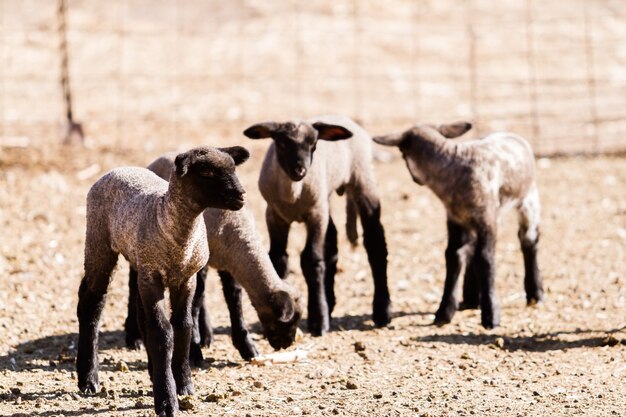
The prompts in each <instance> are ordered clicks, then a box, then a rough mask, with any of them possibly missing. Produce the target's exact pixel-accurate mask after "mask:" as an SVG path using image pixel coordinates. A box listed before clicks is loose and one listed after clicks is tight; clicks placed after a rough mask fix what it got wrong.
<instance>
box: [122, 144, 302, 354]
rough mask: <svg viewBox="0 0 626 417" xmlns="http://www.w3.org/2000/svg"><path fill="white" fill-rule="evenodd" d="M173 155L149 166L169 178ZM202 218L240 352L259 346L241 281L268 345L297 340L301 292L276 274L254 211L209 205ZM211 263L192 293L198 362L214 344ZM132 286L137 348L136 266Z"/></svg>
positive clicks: (131, 329)
mask: <svg viewBox="0 0 626 417" xmlns="http://www.w3.org/2000/svg"><path fill="white" fill-rule="evenodd" d="M174 157H175V154H174V153H169V154H166V155H163V156H161V157H160V158H157V159H156V160H155V161H153V162H152V163H151V164H150V165H149V166H148V169H149V170H151V171H152V172H154V173H155V174H157V175H158V176H160V177H161V178H163V179H167V178H169V177H170V174H171V172H172V171H173V170H174V169H175V166H174ZM203 217H204V223H205V225H206V229H207V237H208V244H209V250H210V256H209V263H208V266H207V268H208V267H209V266H210V267H212V268H215V269H217V270H218V274H219V276H220V279H221V281H222V289H223V292H224V298H225V299H226V304H227V306H228V309H229V312H230V318H231V335H232V341H233V344H234V345H235V347H236V348H237V350H238V351H239V353H240V355H241V357H242V358H244V359H245V360H250V359H252V358H254V357H256V356H258V350H257V348H256V346H255V344H254V342H253V341H252V338H251V337H250V335H249V333H248V329H247V327H246V323H245V321H244V318H243V312H242V305H241V301H242V294H241V285H240V283H241V284H242V285H243V286H244V288H245V290H246V292H247V293H248V294H249V296H250V299H251V301H252V304H253V305H254V307H255V308H256V310H257V312H258V314H259V319H260V321H261V323H262V325H263V328H264V330H265V334H266V336H267V337H268V340H269V342H270V345H272V347H274V348H275V349H281V348H286V347H288V346H290V345H291V344H292V343H293V341H294V340H295V335H296V330H297V328H298V325H299V323H300V317H301V315H302V312H301V306H300V301H299V295H298V294H297V292H296V291H295V289H293V287H292V286H291V285H289V284H287V283H286V282H285V281H283V280H281V279H280V278H279V277H278V275H277V274H276V271H275V270H274V267H273V265H272V263H271V261H270V259H269V256H268V255H267V252H266V251H265V249H264V248H263V245H262V242H261V240H260V238H259V235H258V233H257V232H256V228H255V225H254V218H253V216H252V213H251V212H250V211H249V210H248V209H247V208H246V207H245V206H244V207H243V208H242V209H241V210H239V211H230V210H221V209H214V208H207V209H206V210H204V213H203ZM243 260H245V262H244V261H243ZM207 268H203V269H201V270H200V272H198V274H197V284H196V293H195V295H194V298H193V309H192V311H193V317H194V330H193V336H192V343H191V347H190V349H191V350H190V359H191V360H192V362H195V363H199V362H200V361H202V351H201V349H200V347H201V346H205V345H210V343H211V341H212V330H211V325H210V320H209V316H208V313H207V312H206V309H205V307H204V286H205V280H206V273H207ZM233 277H235V278H236V279H237V280H235V279H234V278H233ZM129 288H130V297H129V304H128V317H127V319H126V326H125V328H126V343H127V345H128V346H129V347H135V346H136V344H137V342H138V341H139V340H140V339H141V335H140V334H139V330H138V328H137V320H136V312H135V310H136V306H135V303H133V302H132V300H133V299H134V297H133V294H134V293H136V292H137V272H136V271H134V270H132V269H131V272H130V280H129ZM277 300H278V301H277ZM280 300H284V301H283V302H280ZM281 305H289V306H292V307H293V309H294V310H293V312H287V313H288V314H286V312H285V311H283V310H282V309H281V308H277V306H278V307H280V306H281ZM285 319H288V320H287V321H285Z"/></svg>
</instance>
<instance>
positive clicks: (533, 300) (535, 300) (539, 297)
mask: <svg viewBox="0 0 626 417" xmlns="http://www.w3.org/2000/svg"><path fill="white" fill-rule="evenodd" d="M541 301H543V293H539V294H536V295H533V296H531V297H528V298H527V299H526V306H527V307H532V306H536V305H537V304H539V303H540V302H541Z"/></svg>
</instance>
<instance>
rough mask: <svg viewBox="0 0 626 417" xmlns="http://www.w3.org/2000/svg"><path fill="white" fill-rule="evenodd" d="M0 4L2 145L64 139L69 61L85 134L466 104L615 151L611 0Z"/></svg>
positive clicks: (401, 117)
mask: <svg viewBox="0 0 626 417" xmlns="http://www.w3.org/2000/svg"><path fill="white" fill-rule="evenodd" d="M0 5H1V6H0V14H1V20H0V24H1V30H0V35H1V38H0V54H1V56H2V65H1V66H0V125H1V128H0V129H1V130H0V146H24V145H36V146H40V145H42V144H45V143H58V142H60V141H61V140H62V137H63V126H64V123H65V117H66V116H65V113H66V111H65V106H66V102H65V99H64V98H65V95H64V93H63V88H62V83H61V79H62V78H67V80H68V81H69V87H70V90H69V91H70V92H71V99H72V108H73V117H74V119H75V120H77V121H79V122H81V123H82V126H83V128H84V131H85V134H86V136H87V139H86V140H87V142H88V143H89V144H91V145H93V146H112V147H118V148H119V147H123V148H144V149H145V150H151V149H155V148H156V149H159V148H166V147H174V146H175V145H176V144H180V143H181V142H189V143H195V142H198V141H206V142H207V143H209V144H210V143H211V140H213V139H212V138H218V139H215V140H219V141H222V140H224V139H227V140H229V141H230V140H232V141H240V140H241V139H242V137H241V134H240V132H241V130H242V129H243V128H245V127H246V126H247V125H248V124H250V123H253V122H257V121H260V120H266V119H286V118H290V117H310V116H313V115H316V114H324V113H343V114H346V115H349V116H352V117H354V118H355V119H357V120H358V121H360V122H361V123H362V124H363V125H364V126H365V127H366V129H368V130H369V131H370V133H382V132H384V131H387V130H390V129H403V128H405V127H407V126H408V125H410V124H412V123H415V122H417V121H429V122H440V121H450V120H455V119H459V118H462V119H469V120H472V121H473V122H474V123H475V124H476V126H477V132H478V134H482V133H486V132H488V131H491V130H500V129H507V130H511V131H515V132H518V133H520V134H522V135H525V136H527V137H528V138H529V139H530V141H531V142H532V143H533V145H534V148H535V150H536V151H537V153H539V154H542V155H553V154H570V153H581V152H584V153H605V152H616V151H624V150H626V68H625V64H626V23H625V19H626V2H625V1H623V0H571V1H562V0H541V1H539V0H501V1H491V0H464V1H459V0H395V1H393V2H389V1H382V0H335V1H321V0H309V1H297V0H272V1H267V0H265V1H262V0H229V1H218V0H185V1H176V0H110V1H106V2H103V1H98V0H65V1H63V0H19V1H18V0H1V1H0ZM63 22H65V24H63ZM64 33H65V37H66V39H67V42H66V43H64V42H63V41H62V40H63V37H64ZM64 54H66V56H67V64H68V65H67V68H68V71H67V77H62V75H63V71H62V70H61V69H62V62H63V56H64Z"/></svg>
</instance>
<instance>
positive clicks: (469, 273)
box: [459, 231, 480, 310]
mask: <svg viewBox="0 0 626 417" xmlns="http://www.w3.org/2000/svg"><path fill="white" fill-rule="evenodd" d="M466 236H467V237H466V239H465V241H466V242H467V243H466V246H467V251H466V253H467V257H466V258H467V262H466V264H467V265H466V267H465V275H464V277H463V301H461V303H460V304H459V310H472V309H476V308H478V307H479V306H480V276H479V275H478V272H477V271H476V262H475V257H474V252H475V249H476V239H475V238H474V237H473V236H471V234H470V232H469V231H468V232H467V233H466Z"/></svg>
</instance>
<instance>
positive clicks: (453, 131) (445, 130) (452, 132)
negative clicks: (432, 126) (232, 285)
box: [437, 122, 472, 139]
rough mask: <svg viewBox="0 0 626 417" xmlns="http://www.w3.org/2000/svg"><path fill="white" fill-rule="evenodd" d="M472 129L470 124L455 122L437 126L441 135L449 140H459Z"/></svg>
mask: <svg viewBox="0 0 626 417" xmlns="http://www.w3.org/2000/svg"><path fill="white" fill-rule="evenodd" d="M471 128H472V124H471V123H470V122H454V123H447V124H443V125H439V126H437V130H438V131H439V133H441V134H442V135H444V136H445V137H447V138H448V139H452V138H458V137H459V136H461V135H463V134H464V133H465V132H467V131H468V130H470V129H471Z"/></svg>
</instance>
